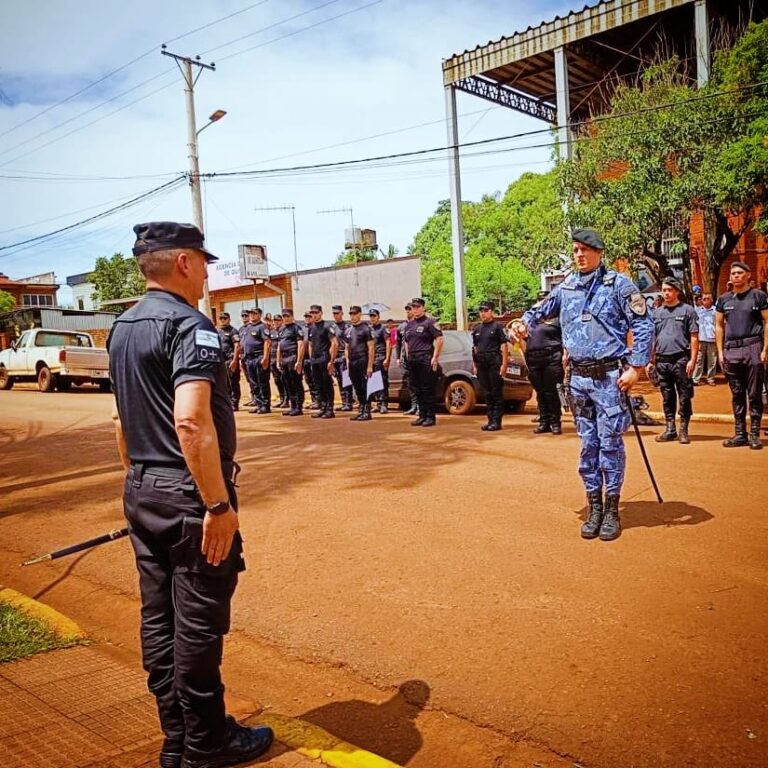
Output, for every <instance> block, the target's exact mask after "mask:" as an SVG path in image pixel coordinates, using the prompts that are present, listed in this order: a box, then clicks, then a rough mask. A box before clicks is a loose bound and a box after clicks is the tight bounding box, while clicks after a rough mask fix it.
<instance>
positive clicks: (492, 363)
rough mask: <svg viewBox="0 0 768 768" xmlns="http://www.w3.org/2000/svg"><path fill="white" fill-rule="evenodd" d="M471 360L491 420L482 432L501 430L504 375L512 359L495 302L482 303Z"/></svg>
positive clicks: (473, 334)
mask: <svg viewBox="0 0 768 768" xmlns="http://www.w3.org/2000/svg"><path fill="white" fill-rule="evenodd" d="M472 360H473V362H474V364H475V370H476V371H477V378H478V380H479V381H480V386H481V387H482V388H483V393H484V394H485V405H486V412H487V416H488V422H487V423H486V424H484V425H483V426H482V427H480V429H482V430H483V432H498V431H499V430H500V429H501V419H502V416H503V415H504V374H505V373H506V370H507V361H508V360H509V348H508V347H507V336H506V334H505V333H504V328H503V327H502V325H501V323H500V322H499V321H498V320H497V319H496V318H495V317H494V316H493V304H492V303H491V302H490V301H484V302H483V303H482V304H481V305H480V323H479V324H478V325H476V326H475V327H474V328H473V329H472Z"/></svg>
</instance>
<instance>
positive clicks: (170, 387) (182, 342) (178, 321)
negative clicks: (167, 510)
mask: <svg viewBox="0 0 768 768" xmlns="http://www.w3.org/2000/svg"><path fill="white" fill-rule="evenodd" d="M107 349H108V350H109V375H110V378H111V380H112V387H113V388H114V391H115V399H116V401H117V411H118V413H119V415H120V421H121V423H122V428H123V434H124V435H125V442H126V445H127V447H128V456H129V457H130V459H131V461H132V462H143V463H148V464H152V463H155V464H184V455H183V454H182V452H181V446H180V444H179V438H178V436H177V434H176V428H175V424H174V418H173V404H174V399H175V390H176V387H178V386H179V385H180V384H183V383H184V382H187V381H210V382H211V384H212V385H213V386H212V391H211V410H212V413H213V423H214V425H215V427H216V434H217V436H218V440H219V453H220V455H221V459H222V461H231V460H232V459H233V458H234V455H235V446H236V433H235V417H234V414H233V413H232V404H231V401H230V390H229V380H228V378H227V369H226V366H225V365H224V355H223V354H222V349H221V341H220V339H219V334H218V333H216V329H215V328H214V327H213V323H211V321H210V320H209V319H208V318H207V317H206V316H205V315H203V314H202V313H200V312H198V311H197V310H196V309H195V308H194V307H191V306H190V305H189V304H187V302H186V301H185V300H184V299H183V298H181V296H177V295H176V294H175V293H169V292H168V291H160V290H156V289H152V288H150V289H149V290H148V291H147V293H146V295H145V296H144V297H143V298H142V299H141V301H139V303H138V304H136V305H135V306H133V307H131V308H130V309H129V310H128V311H127V312H124V313H123V314H122V315H120V317H118V318H117V319H116V320H115V322H114V324H113V326H112V330H111V331H110V334H109V339H108V340H107Z"/></svg>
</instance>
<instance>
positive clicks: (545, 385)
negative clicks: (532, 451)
mask: <svg viewBox="0 0 768 768" xmlns="http://www.w3.org/2000/svg"><path fill="white" fill-rule="evenodd" d="M547 296H549V292H548V291H539V292H538V294H537V295H536V302H537V304H536V306H538V305H539V304H540V303H541V302H543V301H544V300H545V299H546V298H547ZM525 364H526V365H527V366H528V378H529V379H530V380H531V386H532V387H533V388H534V390H536V404H537V405H538V410H539V423H538V425H537V426H536V428H535V429H534V430H533V432H534V434H536V435H541V434H544V433H546V432H551V433H552V434H553V435H560V434H562V432H563V427H562V413H563V410H562V405H561V403H560V395H559V394H558V391H557V387H558V385H562V383H563V380H564V379H565V370H564V369H563V331H562V328H561V327H560V318H559V317H557V316H555V317H549V318H546V319H545V320H542V321H541V322H539V323H537V324H536V325H535V326H534V327H533V328H531V330H530V333H529V334H528V338H527V339H526V344H525Z"/></svg>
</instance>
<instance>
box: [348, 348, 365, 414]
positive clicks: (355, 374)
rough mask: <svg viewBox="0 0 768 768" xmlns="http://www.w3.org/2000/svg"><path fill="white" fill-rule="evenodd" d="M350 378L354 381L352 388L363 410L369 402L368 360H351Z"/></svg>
mask: <svg viewBox="0 0 768 768" xmlns="http://www.w3.org/2000/svg"><path fill="white" fill-rule="evenodd" d="M349 378H350V379H352V388H353V389H354V390H355V396H356V397H357V402H358V404H359V406H360V410H361V411H362V410H363V406H364V405H365V404H366V403H367V402H368V358H367V357H358V358H354V357H352V358H350V360H349Z"/></svg>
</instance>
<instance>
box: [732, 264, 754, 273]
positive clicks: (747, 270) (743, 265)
mask: <svg viewBox="0 0 768 768" xmlns="http://www.w3.org/2000/svg"><path fill="white" fill-rule="evenodd" d="M734 267H737V268H738V269H743V270H744V271H745V272H750V273H751V272H752V270H751V269H750V268H749V264H747V262H746V261H734V262H732V263H731V269H733V268H734Z"/></svg>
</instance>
